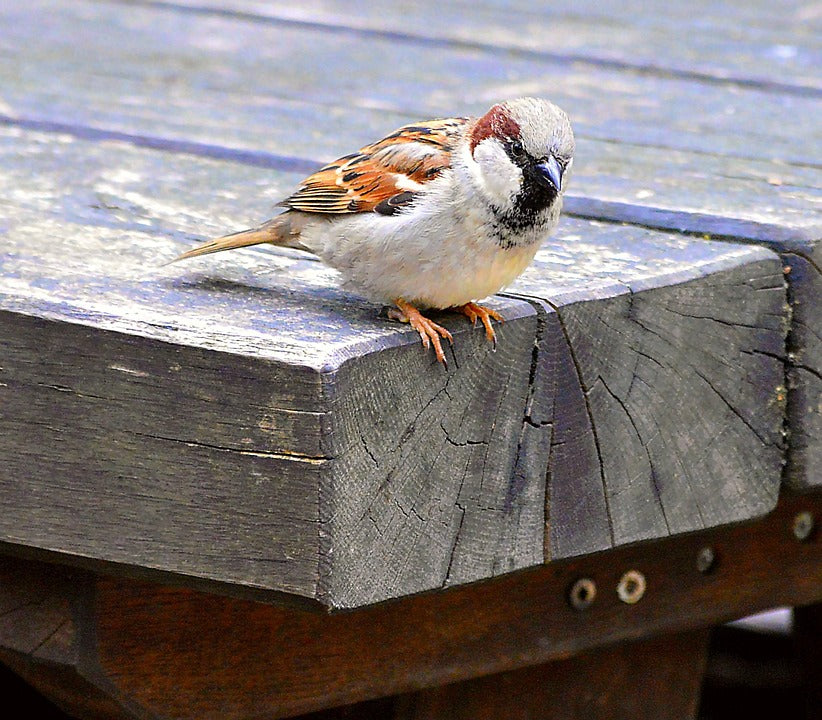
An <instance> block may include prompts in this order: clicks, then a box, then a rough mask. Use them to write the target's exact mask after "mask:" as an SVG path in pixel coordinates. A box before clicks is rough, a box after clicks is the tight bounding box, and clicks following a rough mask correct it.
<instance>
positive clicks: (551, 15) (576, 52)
mask: <svg viewBox="0 0 822 720" xmlns="http://www.w3.org/2000/svg"><path fill="white" fill-rule="evenodd" d="M151 4H155V5H169V4H171V3H162V2H157V3H151ZM173 5H175V6H177V7H185V8H186V9H188V10H190V11H193V12H209V11H211V12H213V13H215V14H216V13H220V14H231V13H235V14H236V15H237V16H239V17H242V18H245V19H246V20H248V21H256V22H270V23H273V24H276V25H279V26H288V25H297V26H299V25H305V26H308V27H316V26H320V27H323V28H327V30H328V31H329V32H337V33H345V32H349V33H351V34H352V35H353V34H359V37H361V38H362V39H363V40H366V41H367V40H369V39H372V38H374V37H377V38H378V37H391V38H394V39H396V40H398V41H400V42H403V41H404V42H408V43H413V42H418V43H420V44H424V45H425V46H427V47H434V48H437V47H442V46H445V47H449V46H452V47H453V46H456V47H468V48H482V49H483V50H486V51H487V52H490V53H494V52H496V53H498V54H499V55H500V56H501V57H506V56H511V55H516V54H517V53H522V54H524V55H526V56H527V57H533V58H543V59H545V60H559V61H564V62H568V63H570V62H576V63H586V62H587V63H590V64H591V65H593V66H598V67H601V66H604V67H616V68H621V69H625V70H629V71H630V70H634V71H640V72H646V73H656V74H659V75H680V76H684V77H691V78H699V79H701V80H703V81H705V82H714V83H723V84H726V85H727V86H733V85H741V84H744V85H753V84H757V85H763V86H766V87H769V88H772V89H779V90H781V91H783V92H808V93H813V92H815V91H820V92H822V82H820V78H819V73H818V72H817V68H818V66H819V63H820V62H822V55H820V47H819V43H818V36H816V35H815V34H814V33H815V31H817V30H818V29H819V27H820V22H819V20H820V16H819V13H818V11H815V9H814V8H813V6H810V5H808V4H807V3H802V2H792V3H783V4H780V6H779V9H778V10H777V9H776V8H773V7H768V6H767V5H766V4H764V3H745V4H738V3H733V4H726V5H722V6H717V5H716V4H714V3H710V2H699V3H693V4H691V5H690V6H689V7H688V8H687V9H686V8H684V7H671V6H670V4H668V3H663V2H629V3H620V4H619V5H618V6H611V5H602V4H601V3H595V2H583V3H575V4H574V7H573V8H566V7H561V6H560V7H556V6H550V5H536V6H535V5H533V4H531V3H525V2H519V3H511V2H499V1H496V2H494V1H489V2H478V3H471V5H470V9H471V12H466V7H467V3H462V2H456V3H447V4H443V5H440V6H438V8H437V11H438V12H437V20H438V22H437V23H432V22H431V8H430V6H428V5H426V4H424V3H418V4H413V5H402V6H388V7H386V8H384V10H383V12H381V13H379V15H375V14H374V13H371V12H369V9H370V8H369V7H368V6H367V5H365V4H356V3H350V2H348V3H343V2H335V1H332V2H328V1H326V0H313V1H311V2H303V3H300V5H299V6H298V7H297V6H294V5H293V4H292V3H287V2H282V1H279V2H267V1H266V2H261V1H260V0H231V1H230V2H220V3H216V2H210V1H209V0H178V2H175V3H173ZM694 17H698V18H699V32H695V33H693V34H692V35H690V36H689V37H688V41H687V42H683V41H682V40H683V38H682V32H683V27H684V26H687V25H688V23H689V22H692V21H693V19H694ZM728 27H732V28H733V29H734V32H733V33H729V32H727V28H728Z"/></svg>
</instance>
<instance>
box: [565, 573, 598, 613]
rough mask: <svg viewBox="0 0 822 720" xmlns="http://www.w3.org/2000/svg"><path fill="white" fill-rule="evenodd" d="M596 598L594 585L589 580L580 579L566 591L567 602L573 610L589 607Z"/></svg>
mask: <svg viewBox="0 0 822 720" xmlns="http://www.w3.org/2000/svg"><path fill="white" fill-rule="evenodd" d="M596 596H597V586H596V583H595V582H594V581H593V580H591V578H580V579H579V580H577V581H576V582H575V583H574V584H573V585H571V589H570V590H569V591H568V602H569V603H571V607H572V608H574V609H575V610H585V609H586V608H589V607H591V605H592V604H593V602H594V600H595V599H596Z"/></svg>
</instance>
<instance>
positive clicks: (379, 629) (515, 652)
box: [3, 493, 822, 720]
mask: <svg viewBox="0 0 822 720" xmlns="http://www.w3.org/2000/svg"><path fill="white" fill-rule="evenodd" d="M821 504H822V499H820V496H819V493H806V494H804V495H790V494H786V496H784V497H783V498H782V500H781V501H780V505H779V507H778V508H777V509H776V510H775V511H774V512H773V513H772V514H770V515H768V516H766V517H764V518H761V519H759V520H756V521H752V522H749V523H741V524H737V525H731V526H724V527H721V528H715V529H711V530H706V531H700V532H696V533H691V534H687V535H681V536H678V537H675V538H666V539H662V540H654V541H650V542H645V543H637V544H634V545H631V546H627V547H622V548H618V549H615V550H610V551H607V552H603V553H596V554H593V555H589V556H586V557H581V558H574V559H570V560H559V561H556V562H552V563H550V564H548V565H545V566H542V567H539V568H533V569H530V570H524V571H522V572H519V573H512V574H509V575H506V576H505V577H501V578H496V579H494V580H490V581H488V582H484V583H476V584H472V585H467V586H462V587H457V588H451V589H448V590H445V591H442V592H436V593H427V594H423V595H419V596H416V597H412V598H404V599H402V600H397V601H394V602H391V603H383V604H381V605H377V606H372V607H370V608H365V609H361V610H355V611H352V612H349V613H341V614H334V615H331V616H328V615H321V614H316V613H305V612H300V611H295V610H287V609H285V608H281V607H277V606H273V605H267V604H261V603H254V602H250V601H247V600H239V599H232V598H225V597H219V596H215V595H212V594H204V593H199V592H195V591H192V590H186V589H182V588H179V587H176V588H175V587H162V586H158V585H155V584H153V583H145V582H135V581H132V580H126V579H116V578H113V577H105V576H100V577H97V578H89V579H88V580H87V581H84V580H82V578H78V579H77V580H76V581H75V584H74V586H73V588H74V592H75V594H76V592H77V590H78V589H83V588H85V590H84V591H83V593H82V594H81V597H82V598H85V599H84V600H82V601H81V602H80V603H79V604H75V605H74V606H73V607H74V608H75V613H76V615H75V616H74V617H75V622H77V623H79V624H78V627H80V628H81V629H82V632H80V633H77V635H76V636H77V637H78V638H79V639H80V641H81V642H80V645H79V648H78V653H79V655H78V658H79V659H78V661H77V664H76V665H73V666H71V667H74V668H76V673H77V674H78V675H79V677H81V678H84V679H85V680H86V681H88V682H91V683H92V684H93V685H94V686H95V687H97V688H99V689H101V690H102V691H104V693H105V694H106V695H108V696H109V697H111V698H113V699H114V700H115V701H117V702H118V703H120V705H121V706H122V703H123V701H124V700H127V704H126V705H125V707H126V709H127V710H128V711H129V712H131V713H132V715H134V716H137V717H141V718H150V717H158V718H159V717H177V718H187V717H191V718H201V719H206V718H212V717H213V718H217V717H219V718H222V720H231V719H232V718H255V717H260V716H263V715H265V716H268V717H288V716H289V715H294V714H297V713H301V712H308V711H311V710H318V709H321V708H328V707H334V706H338V705H344V704H349V703H353V702H359V701H363V700H367V699H369V698H376V697H381V696H386V695H390V694H396V693H408V692H416V691H419V690H422V689H425V688H431V687H436V686H441V685H444V684H447V683H453V682H458V681H462V680H469V679H471V678H475V677H480V676H484V675H490V674H493V673H500V672H509V671H512V670H516V669H518V668H524V667H529V666H533V665H539V664H542V663H546V662H549V661H552V660H562V659H566V658H569V657H575V656H578V655H579V654H580V653H583V652H586V651H587V650H590V649H592V648H597V647H603V646H607V645H610V644H613V643H616V642H623V641H629V640H637V639H642V638H652V637H655V636H661V635H666V634H671V633H679V632H686V631H690V630H697V629H699V628H704V627H707V626H709V625H713V624H716V623H719V622H724V621H727V620H730V619H733V618H737V617H741V616H743V615H746V614H750V613H752V612H756V611H760V610H763V609H766V608H769V607H773V606H776V605H806V604H811V603H818V602H820V599H822V542H821V538H822V536H820V534H819V533H815V534H813V535H812V536H811V538H810V539H809V540H806V541H804V542H799V541H798V540H797V539H796V538H795V537H794V535H793V532H792V530H791V528H792V525H793V521H794V517H795V516H796V515H797V514H798V513H799V512H810V513H812V514H813V515H815V516H816V517H817V518H818V517H820V516H822V507H820V505H821ZM704 547H710V548H712V549H713V551H714V553H715V557H716V561H715V563H714V565H713V567H712V568H711V570H710V572H708V573H702V572H700V571H699V569H698V568H697V563H696V559H697V555H698V553H699V551H700V550H701V549H702V548H704ZM3 563H4V565H5V566H6V567H11V568H13V572H12V573H11V574H10V575H9V577H11V578H12V579H15V580H16V581H18V582H20V581H22V580H23V578H25V577H27V576H28V577H29V580H27V581H26V582H28V584H29V586H31V587H34V586H36V583H37V582H39V583H44V584H48V583H49V577H50V573H52V572H53V570H52V569H50V566H47V565H45V566H41V565H38V564H37V563H33V562H29V563H27V564H26V565H24V566H21V565H20V563H19V561H10V560H8V559H6V560H4V561H3ZM9 563H11V564H9ZM632 569H633V570H638V571H640V572H642V573H643V574H644V576H645V578H646V580H647V590H646V593H645V595H644V596H643V597H642V599H641V600H640V601H639V602H638V603H636V604H634V605H626V604H625V603H623V602H621V601H620V600H619V599H618V597H617V593H616V586H617V583H618V581H619V578H620V577H621V576H622V574H623V573H625V572H626V571H627V570H632ZM86 577H87V578H88V576H86ZM581 577H587V578H591V579H593V580H594V582H595V583H596V585H597V588H598V594H597V598H596V600H595V602H594V603H593V604H592V605H591V606H590V607H589V608H588V609H587V610H584V611H579V610H574V609H573V608H572V607H571V606H570V605H569V603H568V591H569V589H570V587H571V585H572V584H573V583H574V582H575V581H576V580H577V579H579V578H581ZM4 587H6V586H4ZM526 675H527V674H526Z"/></svg>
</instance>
